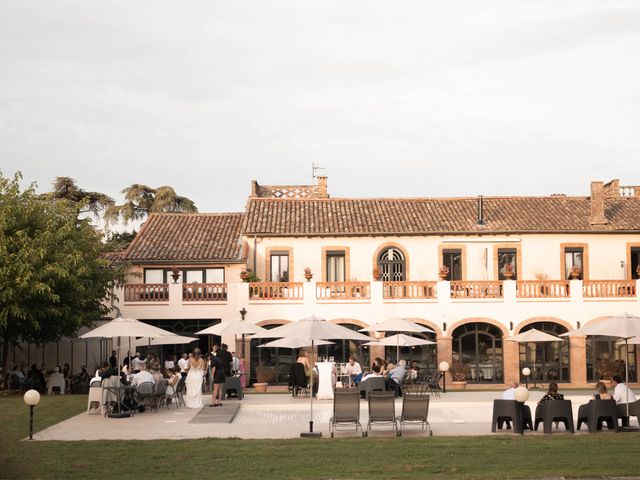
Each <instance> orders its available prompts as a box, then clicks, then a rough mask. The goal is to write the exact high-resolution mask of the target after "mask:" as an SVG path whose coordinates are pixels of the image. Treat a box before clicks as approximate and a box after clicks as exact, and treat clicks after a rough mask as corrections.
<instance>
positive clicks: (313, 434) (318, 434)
mask: <svg viewBox="0 0 640 480" xmlns="http://www.w3.org/2000/svg"><path fill="white" fill-rule="evenodd" d="M314 345H315V344H314V341H313V340H311V360H312V362H311V377H309V382H310V384H311V385H310V388H311V408H310V416H309V431H308V432H302V433H301V434H300V436H301V437H321V436H322V432H314V431H313V371H314V365H313V363H314V362H313V358H314V357H315V346H314ZM318 373H320V372H318Z"/></svg>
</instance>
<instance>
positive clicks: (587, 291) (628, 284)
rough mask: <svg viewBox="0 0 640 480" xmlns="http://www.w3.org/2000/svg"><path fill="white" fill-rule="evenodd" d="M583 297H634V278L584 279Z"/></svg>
mask: <svg viewBox="0 0 640 480" xmlns="http://www.w3.org/2000/svg"><path fill="white" fill-rule="evenodd" d="M582 296H583V297H585V298H615V297H635V296H636V282H635V280H585V281H583V282H582Z"/></svg>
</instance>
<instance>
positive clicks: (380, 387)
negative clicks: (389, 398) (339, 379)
mask: <svg viewBox="0 0 640 480" xmlns="http://www.w3.org/2000/svg"><path fill="white" fill-rule="evenodd" d="M358 388H359V390H360V392H364V396H365V397H366V398H369V394H370V393H371V392H384V391H385V390H386V388H385V383H384V378H383V377H369V378H367V379H366V380H365V381H363V382H360V384H359V385H358Z"/></svg>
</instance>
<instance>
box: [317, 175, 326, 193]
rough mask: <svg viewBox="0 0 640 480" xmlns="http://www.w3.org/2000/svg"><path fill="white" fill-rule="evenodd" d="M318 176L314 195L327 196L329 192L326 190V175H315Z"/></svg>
mask: <svg viewBox="0 0 640 480" xmlns="http://www.w3.org/2000/svg"><path fill="white" fill-rule="evenodd" d="M317 178H318V186H317V188H316V196H317V197H318V198H329V193H328V191H327V177H325V176H322V177H317Z"/></svg>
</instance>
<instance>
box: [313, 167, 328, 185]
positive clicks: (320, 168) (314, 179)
mask: <svg viewBox="0 0 640 480" xmlns="http://www.w3.org/2000/svg"><path fill="white" fill-rule="evenodd" d="M318 170H326V168H324V167H321V166H320V165H318V164H316V162H311V185H315V184H316V178H318V175H317V173H318Z"/></svg>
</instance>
